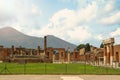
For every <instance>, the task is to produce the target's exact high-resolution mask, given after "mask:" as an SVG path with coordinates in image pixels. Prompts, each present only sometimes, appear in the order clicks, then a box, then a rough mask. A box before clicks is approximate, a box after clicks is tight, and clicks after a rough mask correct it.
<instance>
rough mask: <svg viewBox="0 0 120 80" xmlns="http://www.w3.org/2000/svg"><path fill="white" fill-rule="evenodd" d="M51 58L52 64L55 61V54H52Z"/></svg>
mask: <svg viewBox="0 0 120 80" xmlns="http://www.w3.org/2000/svg"><path fill="white" fill-rule="evenodd" d="M52 58H53V62H54V61H55V54H53V57H52Z"/></svg>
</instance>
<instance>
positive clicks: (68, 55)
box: [67, 47, 70, 63]
mask: <svg viewBox="0 0 120 80" xmlns="http://www.w3.org/2000/svg"><path fill="white" fill-rule="evenodd" d="M67 57H68V58H67V59H68V60H67V61H68V63H70V48H69V47H68V51H67Z"/></svg>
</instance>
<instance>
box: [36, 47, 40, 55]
mask: <svg viewBox="0 0 120 80" xmlns="http://www.w3.org/2000/svg"><path fill="white" fill-rule="evenodd" d="M37 55H40V46H38V49H37Z"/></svg>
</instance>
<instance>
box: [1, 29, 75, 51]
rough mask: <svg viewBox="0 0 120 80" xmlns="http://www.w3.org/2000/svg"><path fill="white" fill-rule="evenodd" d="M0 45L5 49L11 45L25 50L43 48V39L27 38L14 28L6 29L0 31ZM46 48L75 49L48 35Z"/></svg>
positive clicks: (67, 43)
mask: <svg viewBox="0 0 120 80" xmlns="http://www.w3.org/2000/svg"><path fill="white" fill-rule="evenodd" d="M0 45H4V46H5V47H11V45H15V46H16V47H19V46H23V47H27V48H37V46H38V45H40V47H41V48H43V47H44V39H43V38H41V37H34V36H28V35H25V34H23V33H21V32H19V31H17V30H16V29H14V28H11V27H6V28H2V29H0ZM47 47H53V48H66V49H67V48H68V47H70V48H71V50H73V49H74V48H76V45H74V44H71V43H69V42H67V41H64V40H62V39H60V38H57V37H55V36H53V35H48V36H47Z"/></svg>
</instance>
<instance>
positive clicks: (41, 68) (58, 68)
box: [0, 63, 120, 74]
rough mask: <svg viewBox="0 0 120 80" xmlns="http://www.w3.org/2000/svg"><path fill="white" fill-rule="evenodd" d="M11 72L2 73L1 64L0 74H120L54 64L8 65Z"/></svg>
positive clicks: (119, 72) (92, 68) (81, 66)
mask: <svg viewBox="0 0 120 80" xmlns="http://www.w3.org/2000/svg"><path fill="white" fill-rule="evenodd" d="M6 65H7V69H8V70H9V71H10V73H9V72H7V71H6V72H5V71H3V72H1V71H2V69H4V67H5V63H0V74H120V69H113V68H105V67H96V66H91V65H85V64H77V63H72V64H52V63H27V64H26V65H24V64H18V63H7V64H6Z"/></svg>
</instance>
